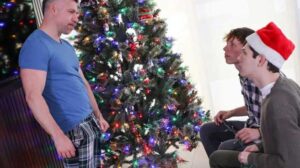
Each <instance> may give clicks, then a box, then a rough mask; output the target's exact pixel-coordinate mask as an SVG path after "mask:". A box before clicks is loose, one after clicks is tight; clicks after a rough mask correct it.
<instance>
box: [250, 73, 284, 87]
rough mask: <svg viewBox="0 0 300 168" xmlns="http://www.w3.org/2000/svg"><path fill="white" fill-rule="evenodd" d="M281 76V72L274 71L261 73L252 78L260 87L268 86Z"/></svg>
mask: <svg viewBox="0 0 300 168" xmlns="http://www.w3.org/2000/svg"><path fill="white" fill-rule="evenodd" d="M279 76H280V73H273V72H270V71H268V72H265V73H261V74H259V75H258V76H257V77H255V78H253V79H251V80H252V81H253V83H254V84H255V85H256V86H257V87H258V88H260V89H261V88H263V87H265V86H267V85H268V84H270V83H272V82H275V81H276V80H277V79H278V78H279Z"/></svg>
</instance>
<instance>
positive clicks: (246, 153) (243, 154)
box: [238, 151, 250, 164]
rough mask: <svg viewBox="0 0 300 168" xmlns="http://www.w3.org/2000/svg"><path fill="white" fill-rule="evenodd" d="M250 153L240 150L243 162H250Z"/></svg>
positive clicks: (240, 158) (240, 159) (240, 157)
mask: <svg viewBox="0 0 300 168" xmlns="http://www.w3.org/2000/svg"><path fill="white" fill-rule="evenodd" d="M249 155H250V152H244V151H243V152H240V153H239V156H238V159H239V161H240V162H241V163H243V164H248V156H249Z"/></svg>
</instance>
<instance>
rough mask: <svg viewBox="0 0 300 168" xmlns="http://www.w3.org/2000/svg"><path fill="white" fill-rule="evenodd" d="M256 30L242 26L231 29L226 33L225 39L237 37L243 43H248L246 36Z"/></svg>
mask: <svg viewBox="0 0 300 168" xmlns="http://www.w3.org/2000/svg"><path fill="white" fill-rule="evenodd" d="M254 32H255V31H254V30H252V29H250V28H248V27H240V28H236V29H232V30H230V32H229V33H228V34H226V35H225V37H224V40H225V41H228V40H230V39H233V38H237V39H238V40H239V41H240V42H241V43H242V44H243V45H245V44H246V37H247V36H249V35H250V34H252V33H254Z"/></svg>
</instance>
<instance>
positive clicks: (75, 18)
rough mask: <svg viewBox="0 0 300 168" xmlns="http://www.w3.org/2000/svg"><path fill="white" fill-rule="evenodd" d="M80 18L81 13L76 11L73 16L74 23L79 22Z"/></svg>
mask: <svg viewBox="0 0 300 168" xmlns="http://www.w3.org/2000/svg"><path fill="white" fill-rule="evenodd" d="M78 20H79V14H78V13H75V14H74V16H73V22H74V23H77V22H78Z"/></svg>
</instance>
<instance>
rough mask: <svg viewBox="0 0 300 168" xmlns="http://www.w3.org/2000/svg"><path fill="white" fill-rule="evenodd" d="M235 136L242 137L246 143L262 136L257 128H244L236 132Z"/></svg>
mask: <svg viewBox="0 0 300 168" xmlns="http://www.w3.org/2000/svg"><path fill="white" fill-rule="evenodd" d="M235 138H237V139H240V140H241V141H242V142H244V143H246V144H247V143H249V142H252V141H254V140H257V139H259V138H260V133H259V130H258V129H257V128H243V129H241V130H240V131H238V132H237V133H236V134H235Z"/></svg>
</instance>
